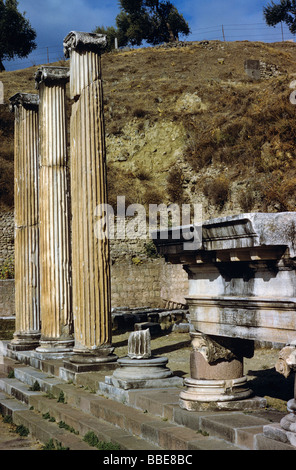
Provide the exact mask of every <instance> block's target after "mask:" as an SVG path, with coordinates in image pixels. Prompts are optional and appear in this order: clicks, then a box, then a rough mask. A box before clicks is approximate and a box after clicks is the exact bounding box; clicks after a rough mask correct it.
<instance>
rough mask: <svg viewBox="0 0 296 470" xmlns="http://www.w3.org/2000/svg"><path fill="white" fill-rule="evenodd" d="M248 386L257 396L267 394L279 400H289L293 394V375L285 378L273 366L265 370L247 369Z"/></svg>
mask: <svg viewBox="0 0 296 470" xmlns="http://www.w3.org/2000/svg"><path fill="white" fill-rule="evenodd" d="M248 376H249V377H250V376H251V377H254V379H250V380H249V381H248V385H249V387H250V388H251V389H252V390H253V391H254V393H255V395H257V396H261V397H264V396H269V397H272V398H278V399H280V400H285V401H287V400H290V398H291V397H292V396H293V395H294V376H293V375H292V376H290V377H288V378H287V379H286V378H285V377H283V376H282V375H280V374H279V373H278V372H276V370H275V368H274V367H273V368H272V369H265V370H249V371H248Z"/></svg>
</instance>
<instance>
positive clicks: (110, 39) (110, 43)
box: [94, 26, 127, 52]
mask: <svg viewBox="0 0 296 470" xmlns="http://www.w3.org/2000/svg"><path fill="white" fill-rule="evenodd" d="M94 33H97V34H104V35H105V36H106V37H107V47H106V51H107V52H110V51H112V50H113V49H114V48H115V38H117V41H118V46H119V47H123V46H126V45H127V39H126V37H125V36H124V35H123V34H122V33H121V31H120V30H119V29H116V28H114V26H108V27H107V28H105V26H97V27H96V29H95V30H94Z"/></svg>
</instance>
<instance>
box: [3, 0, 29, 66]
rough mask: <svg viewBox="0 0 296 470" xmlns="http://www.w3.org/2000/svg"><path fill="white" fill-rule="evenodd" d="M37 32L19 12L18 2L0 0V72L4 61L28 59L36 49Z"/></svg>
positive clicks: (15, 0)
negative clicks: (18, 58)
mask: <svg viewBox="0 0 296 470" xmlns="http://www.w3.org/2000/svg"><path fill="white" fill-rule="evenodd" d="M35 38H36V32H35V31H34V29H32V28H31V25H30V22H29V21H28V20H27V19H26V18H25V13H23V14H22V13H20V12H19V11H18V1H17V0H5V1H4V0H0V70H1V69H2V70H4V66H3V63H2V61H3V60H11V59H14V58H15V57H27V56H28V55H29V54H30V52H32V51H33V50H34V49H36V43H35Z"/></svg>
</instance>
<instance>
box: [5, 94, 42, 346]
mask: <svg viewBox="0 0 296 470" xmlns="http://www.w3.org/2000/svg"><path fill="white" fill-rule="evenodd" d="M10 105H11V110H12V111H13V112H14V114H15V135H14V197H15V204H14V206H15V316H16V322H15V323H16V331H15V333H14V339H13V340H12V342H11V343H10V344H9V345H8V348H9V349H13V350H30V349H35V348H36V347H37V346H38V344H39V339H40V282H39V208H38V134H39V133H38V107H39V96H38V95H37V94H36V95H35V94H28V93H17V94H16V95H14V96H13V97H12V98H10Z"/></svg>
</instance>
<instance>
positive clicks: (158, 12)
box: [116, 0, 190, 46]
mask: <svg viewBox="0 0 296 470" xmlns="http://www.w3.org/2000/svg"><path fill="white" fill-rule="evenodd" d="M119 3H120V7H121V12H120V14H119V15H118V16H117V17H116V24H117V27H118V31H119V32H120V33H121V34H122V36H123V37H124V38H125V40H126V42H127V43H129V44H131V45H137V46H139V45H141V44H142V42H143V41H147V42H148V44H153V45H155V44H160V43H163V42H172V41H178V39H179V35H180V34H182V35H185V36H188V34H189V33H190V28H189V26H188V23H187V22H186V21H185V19H184V17H183V15H182V14H181V13H179V12H178V10H177V8H176V7H175V6H174V5H173V4H172V3H171V2H169V1H163V0H119Z"/></svg>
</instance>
